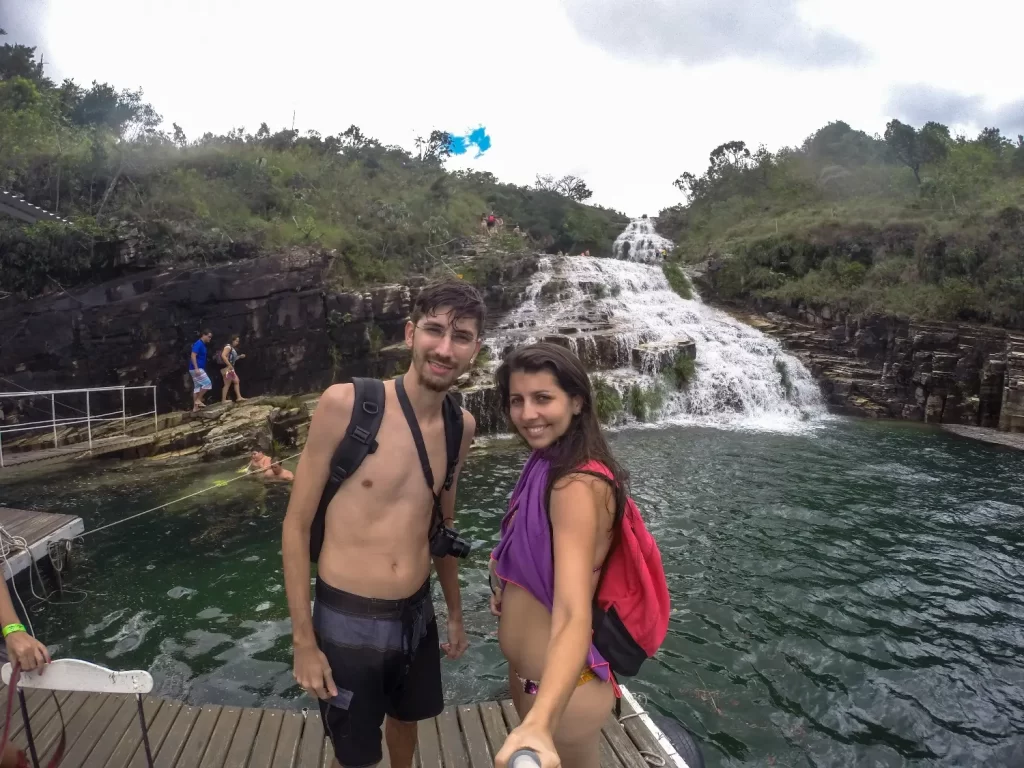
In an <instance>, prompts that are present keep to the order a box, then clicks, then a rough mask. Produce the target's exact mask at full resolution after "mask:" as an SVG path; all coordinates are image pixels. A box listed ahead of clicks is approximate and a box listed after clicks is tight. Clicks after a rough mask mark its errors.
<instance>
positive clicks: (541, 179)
mask: <svg viewBox="0 0 1024 768" xmlns="http://www.w3.org/2000/svg"><path fill="white" fill-rule="evenodd" d="M533 187H534V189H539V190H542V191H544V192H554V193H555V194H558V195H561V196H562V197H568V198H569V199H570V200H575V201H576V202H577V203H582V202H583V201H584V200H587V199H589V198H590V197H591V196H592V195H593V194H594V193H593V192H591V191H590V189H589V188H588V187H587V183H586V182H585V181H583V179H581V178H580V177H579V176H573V175H571V174H569V175H566V176H563V177H562V178H560V179H556V178H555V177H554V176H552V175H551V174H547V175H545V176H541V175H540V174H537V177H536V181H535V182H534V184H533Z"/></svg>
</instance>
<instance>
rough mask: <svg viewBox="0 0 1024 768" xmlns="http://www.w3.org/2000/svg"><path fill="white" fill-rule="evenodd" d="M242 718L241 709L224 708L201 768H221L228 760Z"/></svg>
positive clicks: (211, 736)
mask: <svg viewBox="0 0 1024 768" xmlns="http://www.w3.org/2000/svg"><path fill="white" fill-rule="evenodd" d="M241 717H242V710H241V708H240V707H223V708H221V711H220V717H218V718H217V725H216V727H214V729H213V733H212V734H211V735H210V743H209V745H208V746H207V747H206V753H205V754H204V755H203V762H202V763H201V764H200V768H221V766H222V765H224V761H225V760H226V759H227V756H228V750H229V749H231V740H232V739H233V738H234V735H235V728H237V727H238V720H239V718H241Z"/></svg>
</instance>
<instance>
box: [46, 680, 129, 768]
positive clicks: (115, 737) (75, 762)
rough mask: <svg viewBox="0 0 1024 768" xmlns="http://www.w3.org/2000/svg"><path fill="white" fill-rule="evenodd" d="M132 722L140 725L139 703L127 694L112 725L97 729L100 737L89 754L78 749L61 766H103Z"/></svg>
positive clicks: (112, 720) (115, 714) (99, 767)
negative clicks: (100, 729)
mask: <svg viewBox="0 0 1024 768" xmlns="http://www.w3.org/2000/svg"><path fill="white" fill-rule="evenodd" d="M132 723H135V727H136V728H138V727H139V705H138V703H137V702H136V700H135V697H134V696H125V697H124V701H122V702H121V706H120V707H119V708H118V709H117V711H116V712H115V713H114V716H113V718H112V719H111V721H110V725H109V726H107V727H106V728H105V729H103V730H102V731H99V729H97V731H99V733H98V737H97V738H96V740H95V746H94V747H93V748H92V751H90V752H89V754H88V756H86V755H85V754H82V753H80V752H77V751H76V753H75V754H74V755H72V754H70V753H69V754H68V756H67V757H66V758H65V759H64V762H62V763H61V768H78V767H79V766H81V765H88V766H90V768H103V767H104V766H105V765H106V764H107V760H108V758H109V757H110V755H111V753H112V752H113V751H114V748H115V747H116V746H117V744H118V742H120V741H121V737H122V736H124V735H125V733H127V731H128V728H130V727H131V724H132ZM89 730H90V731H91V730H92V729H91V728H90V729H89Z"/></svg>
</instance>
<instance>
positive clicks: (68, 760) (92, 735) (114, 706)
mask: <svg viewBox="0 0 1024 768" xmlns="http://www.w3.org/2000/svg"><path fill="white" fill-rule="evenodd" d="M93 695H94V696H96V695H98V696H100V697H101V698H102V703H101V704H100V707H99V709H97V710H96V714H95V715H94V716H93V718H92V720H90V721H89V725H88V726H87V727H86V728H85V730H84V731H83V732H82V733H81V734H80V735H79V736H78V738H77V739H76V740H75V741H74V742H72V741H71V739H70V738H69V739H68V745H67V752H66V753H65V757H64V760H63V762H61V766H65V765H66V766H69V768H79V767H80V766H81V764H82V762H83V761H84V760H85V759H86V758H87V757H89V753H90V752H92V750H93V747H95V746H96V742H98V741H99V739H100V736H102V735H103V734H104V733H106V731H108V730H116V724H115V718H116V717H117V715H118V713H120V711H121V707H123V706H124V703H125V699H127V698H128V697H127V696H124V695H123V694H122V695H119V696H112V695H110V694H93ZM123 733H124V727H122V728H121V730H120V731H119V732H118V734H117V736H118V738H120V737H121V734H123Z"/></svg>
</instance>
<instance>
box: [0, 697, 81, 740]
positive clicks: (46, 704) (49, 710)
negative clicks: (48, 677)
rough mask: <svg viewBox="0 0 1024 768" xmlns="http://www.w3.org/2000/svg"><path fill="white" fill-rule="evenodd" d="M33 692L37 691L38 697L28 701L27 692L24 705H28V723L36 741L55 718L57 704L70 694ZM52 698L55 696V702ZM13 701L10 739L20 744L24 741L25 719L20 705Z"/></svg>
mask: <svg viewBox="0 0 1024 768" xmlns="http://www.w3.org/2000/svg"><path fill="white" fill-rule="evenodd" d="M35 690H39V691H40V695H39V696H35V697H33V699H32V700H31V701H29V700H28V695H27V694H28V692H27V691H26V696H25V699H26V701H25V703H26V704H27V705H28V713H29V714H28V717H29V722H30V723H31V724H32V738H33V740H36V741H38V737H39V734H40V733H42V732H43V730H44V729H45V728H46V726H47V725H48V724H49V722H50V720H52V719H53V718H55V717H56V716H57V702H60V703H61V704H63V703H64V701H65V699H67V697H68V696H70V695H71V693H70V691H43V690H41V689H38V688H37V689H35ZM51 694H52V695H51ZM54 696H56V701H54ZM14 701H15V704H14V717H13V718H11V738H12V739H13V740H15V742H16V743H19V744H20V743H21V741H22V740H23V739H25V718H24V717H22V716H21V705H20V704H18V703H17V701H18V700H17V699H15V700H14Z"/></svg>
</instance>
